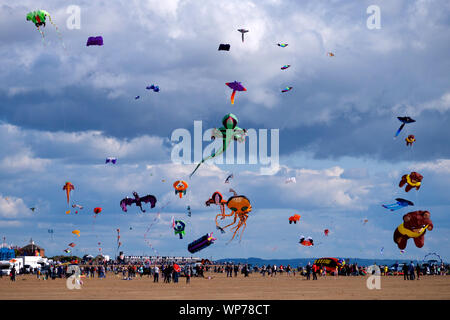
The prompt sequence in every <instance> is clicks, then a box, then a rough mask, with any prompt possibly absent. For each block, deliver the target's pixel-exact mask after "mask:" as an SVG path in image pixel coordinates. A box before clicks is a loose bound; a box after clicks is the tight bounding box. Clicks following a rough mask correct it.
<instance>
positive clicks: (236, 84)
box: [225, 81, 247, 104]
mask: <svg viewBox="0 0 450 320" xmlns="http://www.w3.org/2000/svg"><path fill="white" fill-rule="evenodd" d="M225 84H226V85H227V86H229V87H230V88H231V89H233V93H232V94H231V104H234V96H235V95H236V91H247V89H245V87H244V86H243V85H242V84H241V83H240V82H237V81H233V82H227V83H225Z"/></svg>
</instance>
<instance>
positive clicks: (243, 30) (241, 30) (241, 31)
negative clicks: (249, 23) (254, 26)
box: [238, 29, 248, 42]
mask: <svg viewBox="0 0 450 320" xmlns="http://www.w3.org/2000/svg"><path fill="white" fill-rule="evenodd" d="M238 31H239V32H240V33H241V34H242V42H244V33H247V32H248V30H245V29H238Z"/></svg>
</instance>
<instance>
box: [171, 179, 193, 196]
mask: <svg viewBox="0 0 450 320" xmlns="http://www.w3.org/2000/svg"><path fill="white" fill-rule="evenodd" d="M173 187H174V188H175V194H178V195H179V196H180V199H181V198H183V195H186V190H187V188H188V187H189V185H188V184H187V182H186V181H183V180H177V181H175V182H174V183H173Z"/></svg>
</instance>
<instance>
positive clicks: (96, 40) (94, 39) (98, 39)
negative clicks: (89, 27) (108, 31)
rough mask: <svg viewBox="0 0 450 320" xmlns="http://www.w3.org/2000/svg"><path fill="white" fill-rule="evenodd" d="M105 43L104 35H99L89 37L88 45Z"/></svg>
mask: <svg viewBox="0 0 450 320" xmlns="http://www.w3.org/2000/svg"><path fill="white" fill-rule="evenodd" d="M102 45H103V37H102V36H97V37H89V38H88V40H87V42H86V47H89V46H102Z"/></svg>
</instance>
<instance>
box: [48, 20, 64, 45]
mask: <svg viewBox="0 0 450 320" xmlns="http://www.w3.org/2000/svg"><path fill="white" fill-rule="evenodd" d="M47 16H48V20H50V23H51V24H52V25H53V26H54V27H55V29H56V33H57V34H58V38H59V40H60V41H61V44H62V47H63V48H64V51H66V45H65V44H64V41H63V39H62V35H61V32H59V29H58V26H57V25H56V24H55V23H53V21H52V17H50V15H47ZM66 53H67V51H66Z"/></svg>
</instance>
